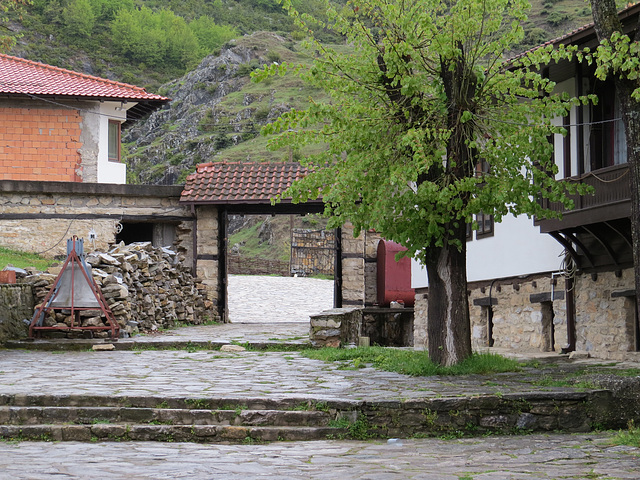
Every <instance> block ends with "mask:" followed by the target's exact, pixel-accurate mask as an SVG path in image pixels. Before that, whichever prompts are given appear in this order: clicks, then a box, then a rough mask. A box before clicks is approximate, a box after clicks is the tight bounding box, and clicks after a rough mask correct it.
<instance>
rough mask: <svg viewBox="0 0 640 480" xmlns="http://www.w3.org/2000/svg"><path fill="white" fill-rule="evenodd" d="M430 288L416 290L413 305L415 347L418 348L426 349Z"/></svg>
mask: <svg viewBox="0 0 640 480" xmlns="http://www.w3.org/2000/svg"><path fill="white" fill-rule="evenodd" d="M428 296H429V294H428V289H427V288H423V289H418V290H416V303H415V306H414V307H413V347H414V348H415V349H416V350H426V348H427V345H428V344H429V342H428V339H427V306H428V305H427V298H428Z"/></svg>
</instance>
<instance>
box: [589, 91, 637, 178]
mask: <svg viewBox="0 0 640 480" xmlns="http://www.w3.org/2000/svg"><path fill="white" fill-rule="evenodd" d="M593 93H595V94H596V95H597V96H598V104H597V105H592V106H591V122H590V125H589V131H588V134H589V150H588V152H589V159H588V160H587V161H586V162H585V163H586V165H585V167H586V168H585V171H592V170H598V169H600V168H605V167H611V166H613V165H619V164H621V163H626V162H627V143H626V140H625V136H624V125H623V123H622V119H621V118H620V103H619V102H618V96H617V95H616V91H615V87H614V84H613V82H601V81H596V83H595V84H594V86H593Z"/></svg>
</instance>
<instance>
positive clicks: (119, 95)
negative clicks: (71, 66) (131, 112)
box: [0, 54, 169, 103]
mask: <svg viewBox="0 0 640 480" xmlns="http://www.w3.org/2000/svg"><path fill="white" fill-rule="evenodd" d="M0 94H5V95H28V96H30V95H33V96H47V97H50V96H70V97H75V98H77V97H81V98H91V99H105V100H106V99H114V100H132V101H160V102H161V103H164V102H166V101H168V100H169V99H168V98H165V97H163V96H161V95H156V94H153V93H147V91H146V90H145V89H144V88H141V87H136V86H134V85H129V84H126V83H120V82H115V81H113V80H107V79H104V78H99V77H94V76H91V75H85V74H82V73H78V72H73V71H71V70H66V69H64V68H58V67H53V66H51V65H46V64H44V63H39V62H33V61H31V60H25V59H23V58H19V57H13V56H11V55H3V54H0Z"/></svg>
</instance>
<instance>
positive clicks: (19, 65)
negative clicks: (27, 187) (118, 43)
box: [0, 55, 169, 183]
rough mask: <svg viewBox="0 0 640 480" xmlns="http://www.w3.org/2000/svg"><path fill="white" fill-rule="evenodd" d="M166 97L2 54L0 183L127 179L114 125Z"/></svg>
mask: <svg viewBox="0 0 640 480" xmlns="http://www.w3.org/2000/svg"><path fill="white" fill-rule="evenodd" d="M168 101H169V99H167V98H165V97H162V96H160V95H155V94H151V93H148V92H146V91H145V89H143V88H140V87H136V86H133V85H128V84H125V83H120V82H114V81H112V80H107V79H103V78H98V77H94V76H90V75H84V74H81V73H77V72H73V71H70V70H65V69H62V68H58V67H53V66H51V65H45V64H43V63H37V62H32V61H29V60H24V59H22V58H18V57H12V56H9V55H0V180H43V181H62V182H90V183H126V165H125V164H124V163H122V162H121V161H120V130H121V128H122V126H123V125H126V124H127V123H128V122H131V121H134V120H136V119H138V118H140V117H141V116H144V115H146V114H147V113H149V112H150V111H152V110H154V109H156V108H158V107H159V106H161V105H163V104H164V103H166V102H168Z"/></svg>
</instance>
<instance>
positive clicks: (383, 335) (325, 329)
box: [309, 307, 413, 348]
mask: <svg viewBox="0 0 640 480" xmlns="http://www.w3.org/2000/svg"><path fill="white" fill-rule="evenodd" d="M362 337H366V338H367V339H368V340H367V342H365V344H366V345H380V346H385V347H410V346H412V345H413V309H412V308H395V309H390V308H371V307H365V308H354V307H351V308H334V309H331V310H325V311H324V312H321V313H319V314H316V315H311V317H310V329H309V340H310V341H311V344H312V345H313V346H314V347H334V348H337V347H340V346H346V345H360V343H361V339H362Z"/></svg>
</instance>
